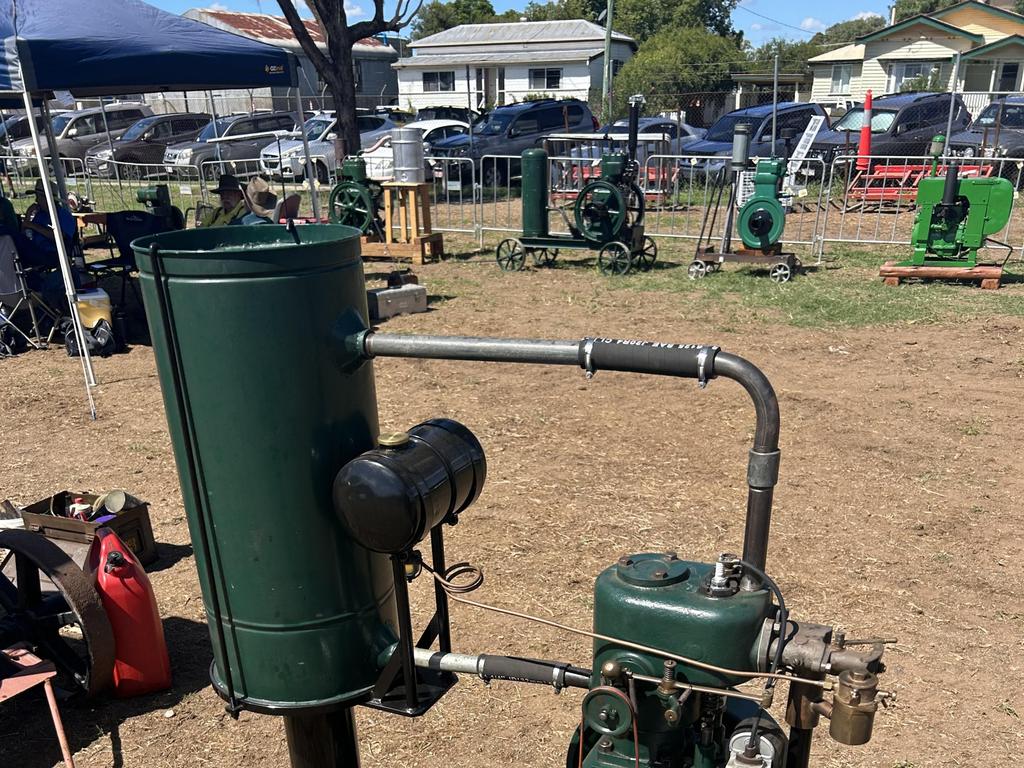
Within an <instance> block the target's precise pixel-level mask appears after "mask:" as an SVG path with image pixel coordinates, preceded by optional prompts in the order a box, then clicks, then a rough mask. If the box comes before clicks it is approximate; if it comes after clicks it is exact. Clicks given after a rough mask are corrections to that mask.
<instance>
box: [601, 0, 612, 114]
mask: <svg viewBox="0 0 1024 768" xmlns="http://www.w3.org/2000/svg"><path fill="white" fill-rule="evenodd" d="M614 17H615V0H607V5H606V6H605V9H604V77H603V78H602V82H601V104H602V107H603V109H604V122H606V123H609V122H611V119H612V19H613V18H614Z"/></svg>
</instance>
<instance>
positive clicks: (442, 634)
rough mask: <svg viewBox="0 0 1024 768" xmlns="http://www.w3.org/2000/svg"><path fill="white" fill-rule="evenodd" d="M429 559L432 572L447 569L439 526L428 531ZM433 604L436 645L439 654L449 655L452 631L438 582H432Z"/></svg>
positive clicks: (442, 537)
mask: <svg viewBox="0 0 1024 768" xmlns="http://www.w3.org/2000/svg"><path fill="white" fill-rule="evenodd" d="M430 559H431V560H432V561H433V563H434V570H436V571H437V572H438V573H444V572H445V569H446V568H447V567H448V565H447V563H445V559H444V532H443V531H442V530H441V526H437V527H435V528H434V529H433V530H431V531H430ZM434 604H435V606H436V608H435V610H436V612H437V644H438V648H440V650H441V653H450V652H451V650H452V630H451V623H450V620H449V618H448V593H447V592H445V591H444V587H442V586H441V584H440V583H439V582H438V581H436V580H435V581H434Z"/></svg>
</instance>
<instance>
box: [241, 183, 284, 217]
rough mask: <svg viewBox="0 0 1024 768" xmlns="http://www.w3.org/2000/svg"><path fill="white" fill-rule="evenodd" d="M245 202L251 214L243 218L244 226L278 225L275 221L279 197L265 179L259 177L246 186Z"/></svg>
mask: <svg viewBox="0 0 1024 768" xmlns="http://www.w3.org/2000/svg"><path fill="white" fill-rule="evenodd" d="M245 200H246V202H247V203H248V204H249V213H247V214H246V215H245V216H244V217H243V218H242V223H243V224H277V222H276V221H274V209H275V208H276V207H277V195H275V194H274V193H273V192H272V191H271V190H270V185H269V184H268V183H267V182H266V180H265V179H262V178H260V177H259V176H257V177H256V178H254V179H253V180H252V181H250V182H249V183H248V184H247V185H246V187H245Z"/></svg>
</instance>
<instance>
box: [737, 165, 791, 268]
mask: <svg viewBox="0 0 1024 768" xmlns="http://www.w3.org/2000/svg"><path fill="white" fill-rule="evenodd" d="M785 176H786V161H785V160H779V159H772V160H761V161H759V162H758V164H757V173H755V174H754V194H753V196H752V197H751V198H749V199H748V200H747V202H745V203H744V204H743V207H741V208H740V215H739V220H738V221H737V229H738V230H739V233H740V238H741V239H742V240H743V244H744V245H745V246H747V248H757V249H759V250H761V251H765V252H769V251H771V250H773V249H774V248H776V246H777V245H778V244H779V241H780V240H782V232H783V230H784V229H785V228H786V212H785V211H784V210H783V208H782V204H781V203H780V202H779V192H780V191H781V190H782V179H783V178H785Z"/></svg>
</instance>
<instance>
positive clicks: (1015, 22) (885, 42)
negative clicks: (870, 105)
mask: <svg viewBox="0 0 1024 768" xmlns="http://www.w3.org/2000/svg"><path fill="white" fill-rule="evenodd" d="M1013 6H1014V3H1012V2H1008V0H991V2H988V3H982V2H977V1H976V0H967V2H960V3H956V4H954V5H950V6H947V7H946V8H943V9H941V10H938V11H933V12H931V13H927V14H918V15H917V16H911V17H910V18H908V19H904V20H903V21H900V22H899V23H896V24H891V25H889V26H887V27H884V28H883V29H880V30H878V31H877V32H872V33H870V34H868V35H864V36H862V37H859V38H857V39H856V40H855V41H854V42H852V43H850V44H849V45H844V46H842V47H840V48H836V49H834V50H831V51H827V52H826V53H823V54H821V55H819V56H814V57H813V58H811V59H810V60H809V62H808V63H809V64H810V65H811V67H812V69H813V72H814V82H813V87H812V91H811V100H812V101H818V102H824V103H828V102H830V101H843V100H851V99H852V100H856V101H859V100H861V99H863V98H864V94H865V93H866V92H867V91H868V90H869V89H870V90H871V92H872V93H873V94H874V95H876V96H877V95H880V94H883V93H896V92H899V91H900V90H902V89H905V88H907V87H913V86H924V87H923V88H921V89H922V90H947V89H950V88H955V89H956V90H958V91H962V92H963V97H964V102H965V103H966V104H967V108H968V109H969V110H970V111H971V113H972V114H974V115H977V114H978V113H979V112H980V111H981V110H982V109H984V108H985V107H986V106H987V105H988V104H989V103H990V102H991V101H992V99H994V98H998V97H1000V96H1005V95H1009V94H1017V93H1020V92H1021V88H1022V78H1024V16H1021V15H1020V14H1017V13H1015V12H1013V11H1012V10H1010V8H1011V7H1013ZM957 54H960V67H959V71H958V72H956V66H955V60H956V56H957ZM954 74H956V81H955V82H954V81H953V77H954Z"/></svg>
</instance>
